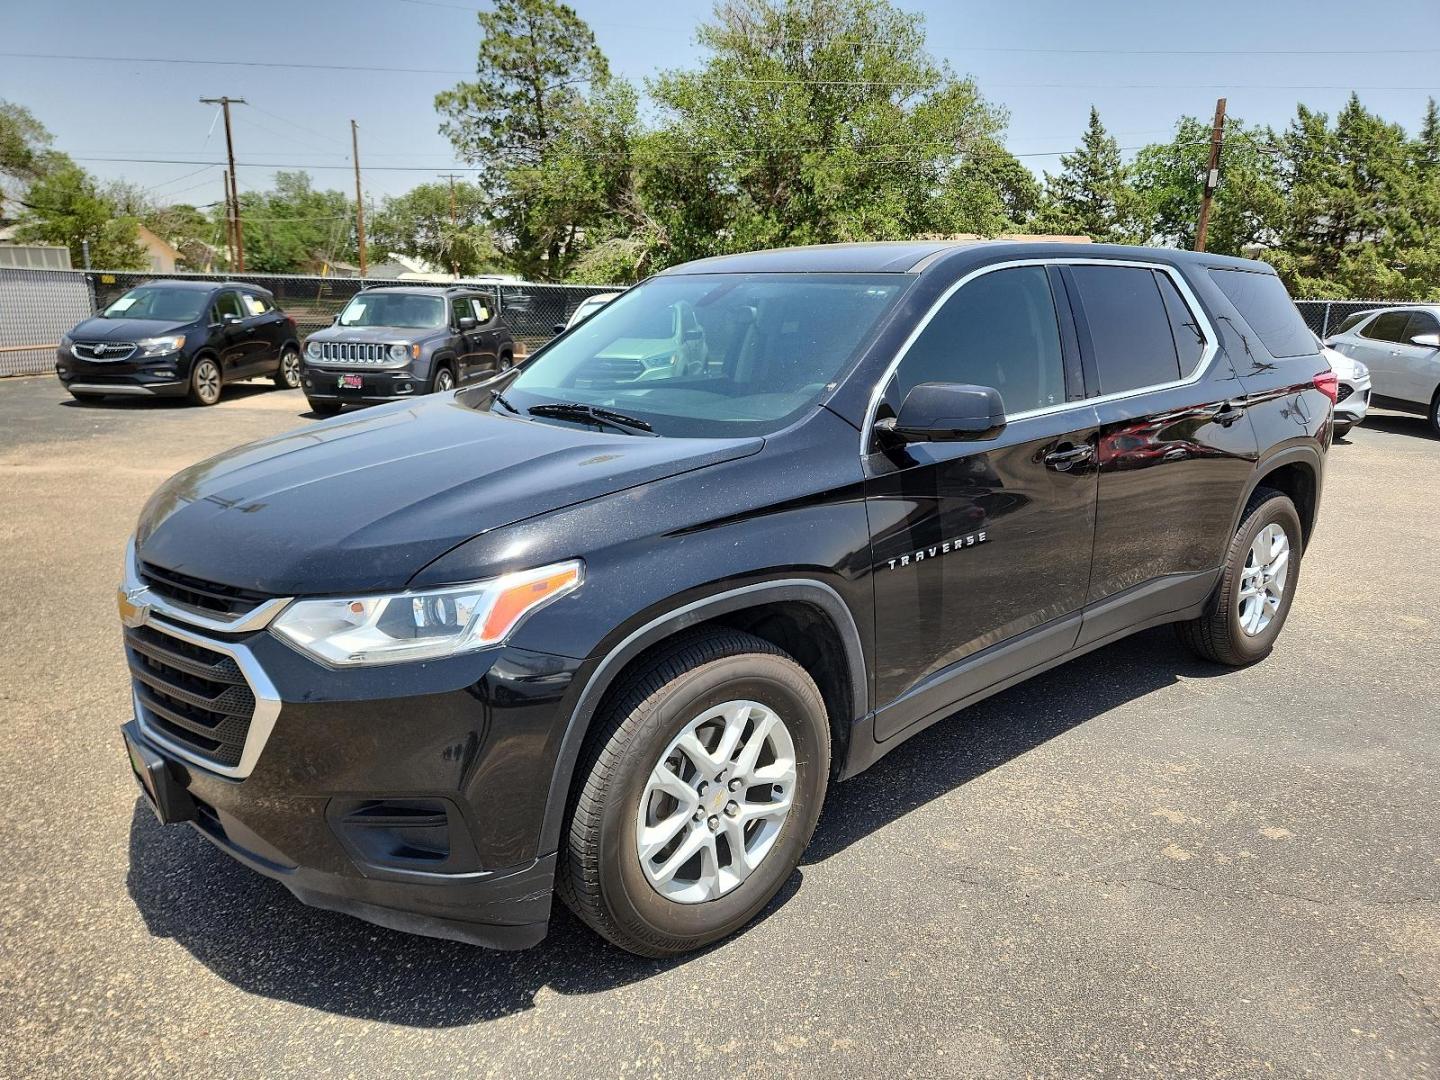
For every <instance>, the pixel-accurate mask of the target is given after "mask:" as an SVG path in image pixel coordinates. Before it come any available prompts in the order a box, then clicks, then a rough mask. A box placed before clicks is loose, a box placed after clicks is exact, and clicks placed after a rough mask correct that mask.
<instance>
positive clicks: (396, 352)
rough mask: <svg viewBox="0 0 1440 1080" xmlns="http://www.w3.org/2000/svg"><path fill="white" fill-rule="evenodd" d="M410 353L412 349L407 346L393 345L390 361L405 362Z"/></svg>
mask: <svg viewBox="0 0 1440 1080" xmlns="http://www.w3.org/2000/svg"><path fill="white" fill-rule="evenodd" d="M409 352H410V349H409V348H408V347H407V346H405V345H391V346H390V359H391V360H394V361H397V362H398V361H401V360H404V359H405V356H406V354H407V353H409Z"/></svg>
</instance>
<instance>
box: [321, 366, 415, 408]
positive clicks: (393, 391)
mask: <svg viewBox="0 0 1440 1080" xmlns="http://www.w3.org/2000/svg"><path fill="white" fill-rule="evenodd" d="M347 375H348V376H352V377H353V376H358V377H359V379H360V382H361V386H360V388H359V389H343V388H342V387H341V386H340V380H341V378H342V377H344V376H347ZM300 385H301V387H302V388H303V389H304V391H305V397H306V398H307V399H308V400H310V401H325V402H331V401H333V402H337V403H339V404H341V405H347V404H355V405H362V404H366V405H368V404H378V403H380V402H383V401H401V400H403V399H405V398H410V397H416V396H417V395H419V394H423V393H425V392H426V390H428V389H429V383H428V382H427V381H426V380H425V379H422V378H421V377H420V376H418V375H416V374H415V372H413V371H412V370H411V369H410V368H409V367H405V368H399V369H381V370H375V369H366V368H359V369H357V368H355V367H341V366H328V367H327V366H320V365H317V364H314V363H311V362H309V361H306V362H305V364H304V366H303V367H302V368H301V377H300Z"/></svg>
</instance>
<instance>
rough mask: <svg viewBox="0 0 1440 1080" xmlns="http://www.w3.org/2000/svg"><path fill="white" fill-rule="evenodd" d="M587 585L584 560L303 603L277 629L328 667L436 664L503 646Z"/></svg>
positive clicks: (293, 606)
mask: <svg viewBox="0 0 1440 1080" xmlns="http://www.w3.org/2000/svg"><path fill="white" fill-rule="evenodd" d="M582 580H584V567H583V566H582V564H581V563H580V561H579V560H578V559H572V560H571V561H569V562H563V563H555V564H554V565H551V566H542V567H540V568H538V569H535V570H522V571H519V572H518V573H514V574H506V575H505V576H504V577H498V578H493V579H491V580H490V581H477V582H476V583H474V584H473V585H453V586H450V587H449V588H444V589H431V590H427V591H423V592H404V593H395V594H393V595H390V596H353V597H335V598H332V599H327V600H297V601H296V602H295V603H293V604H291V605H290V606H289V607H287V608H286V609H285V610H284V611H283V612H282V613H281V614H280V617H279V618H278V619H276V620H275V622H274V623H273V624H271V630H272V631H273V632H274V633H275V634H276V635H278V636H279V637H280V638H282V639H284V640H285V641H287V642H289V643H290V644H291V645H294V646H295V647H296V648H297V649H299V650H300V651H301V652H305V653H309V654H310V655H311V656H313V657H315V658H316V659H317V660H320V661H322V662H324V663H326V664H333V665H335V666H337V667H348V666H354V665H365V664H395V663H399V662H401V661H404V660H434V659H437V658H439V657H442V656H453V655H455V654H456V653H464V652H472V651H474V650H476V649H483V648H485V647H486V646H488V645H496V644H499V643H500V642H502V641H504V640H505V639H506V638H507V637H508V636H509V635H510V633H511V631H513V630H514V629H515V628H516V627H517V626H519V625H520V623H521V621H522V620H523V619H524V618H525V617H526V616H527V615H529V614H530V613H531V612H532V611H535V610H537V609H538V608H540V607H543V606H544V605H545V604H548V603H550V601H552V600H558V599H559V598H560V597H562V596H564V595H565V594H566V593H570V592H574V591H575V590H576V589H578V588H579V587H580V583H581V581H582Z"/></svg>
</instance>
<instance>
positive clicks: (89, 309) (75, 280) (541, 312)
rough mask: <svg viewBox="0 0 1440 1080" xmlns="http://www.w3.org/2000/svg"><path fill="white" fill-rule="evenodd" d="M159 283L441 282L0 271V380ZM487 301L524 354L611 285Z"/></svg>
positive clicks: (308, 290)
mask: <svg viewBox="0 0 1440 1080" xmlns="http://www.w3.org/2000/svg"><path fill="white" fill-rule="evenodd" d="M160 278H185V279H188V280H192V281H214V282H217V283H218V282H222V281H244V282H249V283H251V284H255V285H259V286H261V287H262V288H265V289H269V290H270V291H271V292H272V293H274V295H275V300H276V302H277V303H278V304H279V305H280V308H281V309H282V310H283V311H284V312H285V313H286V314H287V315H289V316H290V317H291V318H293V319H294V320H295V322H296V325H298V326H299V328H300V333H301V335H302V336H303V335H305V334H312V333H314V332H315V331H316V330H319V329H321V328H322V327H325V326H329V325H330V324H331V322H333V321H334V318H335V316H336V315H337V314H339V312H340V309H341V308H343V307H344V306H345V305H346V304H347V303H349V301H350V298H351V297H352V296H354V295H355V294H356V293H357V292H359V291H360V290H361V289H364V288H374V287H375V286H379V285H419V286H431V287H434V288H443V287H444V286H445V285H446V284H448V283H446V282H430V281H411V280H395V281H381V280H378V279H375V278H363V279H362V278H343V277H313V276H304V275H294V274H231V275H223V274H155V273H142V272H138V271H129V270H125V271H120V270H116V271H110V272H105V271H95V272H85V271H81V270H32V269H21V268H17V269H8V268H4V267H0V376H5V375H33V374H40V373H42V372H47V371H50V370H52V368H53V367H54V363H55V347H56V346H57V345H58V344H59V342H60V338H61V336H62V335H63V334H64V333H65V332H66V331H67V330H69V329H70V328H71V327H72V326H74V325H75V324H76V323H78V322H80V321H81V320H82V319H86V318H88V317H89V316H91V315H93V314H95V313H96V312H99V311H103V310H104V309H105V308H107V307H109V306H110V304H111V303H112V302H114V301H115V299H116V298H117V297H119V296H120V295H121V294H123V293H124V292H125V291H126V290H127V289H131V288H134V287H135V286H136V285H139V284H142V283H143V282H146V281H155V280H158V279H160ZM461 284H466V285H471V286H473V287H474V288H477V289H480V290H482V291H485V292H489V293H492V294H493V295H494V296H496V297H497V299H498V308H499V311H500V314H501V317H502V318H503V319H504V320H505V322H506V324H507V325H508V326H509V327H510V332H511V333H513V334H514V335H515V340H516V341H517V342H519V343H520V344H521V345H522V346H523V347H524V348H526V349H534V348H537V347H538V346H540V345H543V344H544V343H545V342H547V341H549V340H550V338H552V337H553V336H554V334H555V327H556V326H557V325H559V324H561V323H564V322H565V320H566V319H568V318H569V317H570V314H571V312H573V311H574V310H575V309H576V307H578V306H579V304H580V302H581V301H582V300H584V299H585V298H586V297H587V296H594V295H596V294H598V293H608V292H615V291H617V288H618V287H617V286H613V285H542V284H539V283H535V282H511V281H493V280H492V281H487V280H485V279H475V280H473V281H467V282H462V283H461ZM1402 303H1404V301H1398V300H1297V301H1295V306H1296V307H1297V308H1299V309H1300V314H1301V315H1303V316H1304V318H1305V322H1306V325H1308V326H1309V327H1310V329H1311V330H1313V331H1315V333H1317V334H1319V335H1320V336H1321V337H1328V336H1329V335H1331V334H1333V333H1335V332H1336V331H1337V330H1338V329H1339V327H1340V324H1341V323H1343V322H1344V321H1345V320H1346V319H1347V318H1348V317H1349V316H1351V315H1353V314H1355V313H1356V312H1358V311H1371V310H1374V309H1375V308H1383V307H1397V306H1399V305H1401V304H1402Z"/></svg>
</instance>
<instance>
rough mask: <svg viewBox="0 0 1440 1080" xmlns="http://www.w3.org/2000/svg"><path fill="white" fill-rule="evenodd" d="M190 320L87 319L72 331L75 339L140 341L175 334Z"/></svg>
mask: <svg viewBox="0 0 1440 1080" xmlns="http://www.w3.org/2000/svg"><path fill="white" fill-rule="evenodd" d="M193 325H194V323H193V321H190V322H170V321H168V320H165V319H86V320H85V321H84V322H82V323H78V324H77V325H76V326H75V329H73V330H71V331H70V337H71V338H72V339H74V340H75V341H139V340H140V339H141V338H151V337H159V336H160V335H161V334H173V333H175V332H176V331H177V330H184V329H185V328H186V327H188V326H193Z"/></svg>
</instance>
